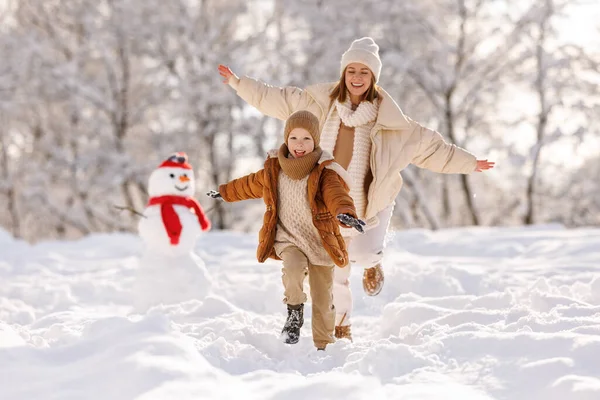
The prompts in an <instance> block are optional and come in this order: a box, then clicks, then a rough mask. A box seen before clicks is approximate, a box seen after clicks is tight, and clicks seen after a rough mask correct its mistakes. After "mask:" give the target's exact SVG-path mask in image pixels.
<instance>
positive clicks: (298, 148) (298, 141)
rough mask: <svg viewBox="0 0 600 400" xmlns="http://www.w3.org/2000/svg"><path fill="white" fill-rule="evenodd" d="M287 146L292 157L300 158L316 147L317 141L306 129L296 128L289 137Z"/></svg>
mask: <svg viewBox="0 0 600 400" xmlns="http://www.w3.org/2000/svg"><path fill="white" fill-rule="evenodd" d="M287 146H288V150H289V151H290V154H291V155H292V157H294V158H300V157H304V156H305V155H307V154H308V153H310V152H312V151H313V150H314V149H315V141H314V140H313V138H312V136H311V135H310V133H309V132H308V131H307V130H306V129H303V128H294V129H292V131H291V132H290V136H289V137H288V142H287Z"/></svg>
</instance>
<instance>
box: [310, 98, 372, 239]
mask: <svg viewBox="0 0 600 400" xmlns="http://www.w3.org/2000/svg"><path fill="white" fill-rule="evenodd" d="M378 111H379V101H378V100H375V101H374V102H373V103H371V102H369V101H363V102H361V103H360V104H359V105H358V107H357V108H356V110H352V103H351V102H350V96H347V97H346V101H345V102H344V103H340V102H339V101H337V100H336V101H335V102H334V103H333V107H331V109H330V110H329V114H328V115H327V119H326V121H325V124H324V125H323V130H322V132H321V148H322V149H323V150H325V151H327V152H329V153H332V154H333V150H334V148H335V144H336V142H337V137H338V134H339V130H340V122H343V123H344V125H346V126H349V127H353V128H354V146H353V151H352V160H351V161H350V165H349V166H348V173H349V174H350V176H351V177H352V185H351V187H350V196H351V197H352V199H353V200H354V204H355V206H356V211H357V213H358V216H359V218H364V213H365V211H366V205H367V198H366V195H365V192H364V180H365V177H366V175H367V173H368V171H369V158H370V155H371V130H372V129H373V126H374V125H375V121H376V119H377V113H378ZM367 222H369V221H367ZM372 222H374V223H376V221H372ZM368 228H370V227H368ZM343 231H346V230H345V229H343ZM353 233H354V232H352V231H350V230H348V231H347V232H342V235H344V236H346V235H352V234H353Z"/></svg>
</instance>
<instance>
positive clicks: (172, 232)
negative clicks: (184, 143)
mask: <svg viewBox="0 0 600 400" xmlns="http://www.w3.org/2000/svg"><path fill="white" fill-rule="evenodd" d="M187 160H188V157H187V154H185V153H183V152H179V153H175V154H173V155H172V156H170V157H169V158H168V159H166V160H165V161H164V162H163V163H162V164H160V165H159V166H158V167H159V168H163V167H167V168H169V167H171V168H183V169H189V170H191V169H192V166H191V165H190V164H189V163H188V161H187ZM156 205H160V215H161V217H162V220H163V224H164V226H165V230H166V231H167V235H169V239H170V240H171V244H172V245H173V246H176V245H178V244H179V237H180V236H181V231H182V230H183V226H182V225H181V221H180V220H179V216H178V215H177V212H176V211H175V208H174V207H173V206H174V205H178V206H184V207H187V208H189V209H192V210H193V212H194V214H196V217H197V218H198V223H199V224H200V227H201V228H202V231H207V230H209V229H210V221H209V220H208V218H206V214H204V211H203V210H202V207H201V206H200V203H198V201H197V200H196V199H194V198H193V197H183V196H175V195H165V196H158V197H151V198H150V200H148V205H147V206H146V207H149V206H156Z"/></svg>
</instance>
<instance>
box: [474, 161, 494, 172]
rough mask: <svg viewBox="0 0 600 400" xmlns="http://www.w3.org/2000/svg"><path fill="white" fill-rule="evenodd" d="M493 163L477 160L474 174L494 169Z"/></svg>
mask: <svg viewBox="0 0 600 400" xmlns="http://www.w3.org/2000/svg"><path fill="white" fill-rule="evenodd" d="M495 164H496V163H495V162H493V161H492V162H490V161H488V160H477V167H475V172H482V171H485V170H488V169H492V168H494V165H495Z"/></svg>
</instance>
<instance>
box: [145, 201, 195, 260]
mask: <svg viewBox="0 0 600 400" xmlns="http://www.w3.org/2000/svg"><path fill="white" fill-rule="evenodd" d="M160 208H161V206H160V205H152V206H148V207H146V209H145V210H144V217H145V218H141V219H140V222H139V224H138V232H139V235H140V237H141V238H142V240H143V241H144V243H146V246H147V249H148V250H150V251H151V252H153V253H160V254H163V255H165V256H173V257H176V256H181V255H186V254H189V253H190V252H191V251H193V249H194V245H195V244H196V240H197V239H198V236H200V234H201V233H202V229H201V228H200V224H199V223H198V217H197V216H196V214H195V213H194V212H193V210H191V209H190V208H188V207H185V206H180V205H174V206H173V208H174V209H175V212H176V213H177V216H178V217H179V221H180V223H181V226H182V229H181V235H180V236H179V243H178V244H177V245H172V244H171V242H170V239H169V235H168V234H167V231H166V229H165V226H164V223H163V219H162V216H161V210H160Z"/></svg>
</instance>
